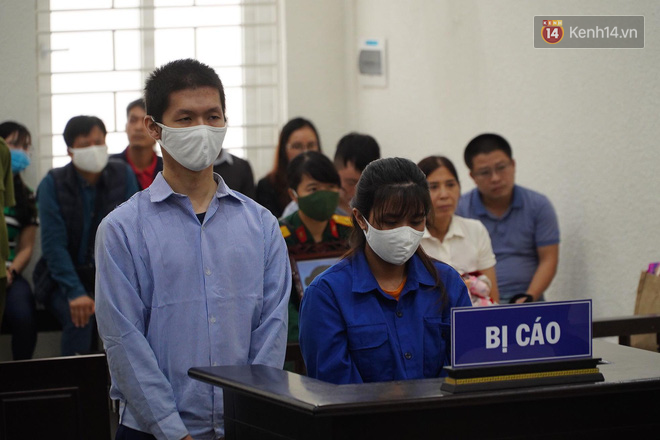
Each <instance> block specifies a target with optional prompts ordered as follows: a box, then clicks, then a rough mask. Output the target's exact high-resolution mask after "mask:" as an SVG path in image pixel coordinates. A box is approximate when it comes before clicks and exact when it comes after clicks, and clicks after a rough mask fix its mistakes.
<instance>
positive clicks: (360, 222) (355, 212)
mask: <svg viewBox="0 0 660 440" xmlns="http://www.w3.org/2000/svg"><path fill="white" fill-rule="evenodd" d="M353 217H354V218H355V222H356V223H357V224H358V226H359V227H360V229H362V230H363V231H366V230H367V222H366V220H365V219H364V216H363V215H362V214H360V211H358V210H357V208H353Z"/></svg>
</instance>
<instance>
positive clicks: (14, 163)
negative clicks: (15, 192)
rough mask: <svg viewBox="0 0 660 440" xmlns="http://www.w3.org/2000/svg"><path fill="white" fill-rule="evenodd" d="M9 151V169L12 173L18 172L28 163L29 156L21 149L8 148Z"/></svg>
mask: <svg viewBox="0 0 660 440" xmlns="http://www.w3.org/2000/svg"><path fill="white" fill-rule="evenodd" d="M10 153H11V170H12V172H13V173H14V174H18V173H20V172H21V171H23V170H24V169H26V168H27V167H28V165H30V156H28V155H27V153H26V152H25V151H23V150H10Z"/></svg>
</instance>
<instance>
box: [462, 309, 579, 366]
mask: <svg viewBox="0 0 660 440" xmlns="http://www.w3.org/2000/svg"><path fill="white" fill-rule="evenodd" d="M451 313H452V317H451V338H452V350H451V365H452V367H454V368H462V367H480V366H487V365H504V364H516V363H522V362H541V361H557V360H564V359H583V358H591V356H592V353H591V300H578V301H558V302H538V303H530V304H518V305H506V306H495V307H457V308H454V309H452V311H451Z"/></svg>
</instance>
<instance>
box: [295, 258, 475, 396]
mask: <svg viewBox="0 0 660 440" xmlns="http://www.w3.org/2000/svg"><path fill="white" fill-rule="evenodd" d="M406 264H407V269H408V274H407V276H408V279H407V280H406V283H405V285H404V287H403V291H402V292H401V295H400V297H399V300H398V301H397V300H395V299H393V298H392V297H390V296H388V295H387V294H386V293H385V292H383V290H382V289H381V288H380V286H379V285H378V282H377V281H376V278H375V277H374V276H373V274H372V273H371V269H370V268H369V264H368V263H367V259H366V257H365V255H364V252H362V251H358V252H357V253H356V254H355V255H354V256H352V257H349V258H345V259H343V260H342V261H340V262H339V263H337V264H335V265H334V266H332V267H331V268H330V269H328V270H326V271H325V272H324V273H323V274H321V275H319V276H318V277H316V279H315V280H314V281H313V282H312V284H311V285H310V286H309V287H308V288H307V290H306V291H305V296H304V297H303V302H302V308H301V311H300V348H301V350H302V354H303V358H304V359H305V365H306V367H307V374H308V375H309V376H311V377H314V378H317V379H320V380H324V381H327V382H332V383H336V384H346V383H363V382H382V381H392V380H406V379H421V378H428V377H438V376H442V375H443V371H442V367H443V366H444V365H447V364H448V363H449V356H450V334H449V332H450V317H451V314H450V309H451V308H452V307H458V306H470V305H471V304H472V303H471V301H470V297H469V296H468V292H467V288H466V287H465V283H464V282H463V280H462V279H461V277H460V276H459V274H458V273H457V272H456V271H455V270H454V269H452V268H451V267H450V266H448V265H446V264H444V263H440V262H435V263H434V265H435V267H436V268H437V270H438V275H439V277H440V280H441V281H442V283H443V284H444V286H445V289H446V292H447V302H446V304H443V302H442V300H441V297H440V292H439V289H438V288H435V287H433V286H434V285H435V280H434V278H433V276H432V275H431V274H430V273H429V272H428V271H427V270H426V267H425V266H424V264H423V263H422V260H421V259H420V258H419V256H417V255H416V254H415V255H413V257H412V258H411V259H410V260H409V261H408V263H406Z"/></svg>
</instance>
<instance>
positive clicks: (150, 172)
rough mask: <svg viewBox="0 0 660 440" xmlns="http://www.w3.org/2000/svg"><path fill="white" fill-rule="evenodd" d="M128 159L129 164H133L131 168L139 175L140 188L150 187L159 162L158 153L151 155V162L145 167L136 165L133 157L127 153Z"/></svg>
mask: <svg viewBox="0 0 660 440" xmlns="http://www.w3.org/2000/svg"><path fill="white" fill-rule="evenodd" d="M126 161H127V162H128V164H129V165H130V166H131V169H132V170H133V172H134V173H135V177H137V180H138V182H139V183H140V188H142V189H144V188H148V187H149V185H151V183H152V182H153V181H154V175H155V171H156V165H157V164H158V156H156V153H154V154H153V156H152V157H151V163H150V164H149V165H148V166H147V167H146V168H143V169H139V168H138V167H136V166H135V164H134V163H133V162H132V161H131V158H130V157H129V156H128V154H127V155H126Z"/></svg>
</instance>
